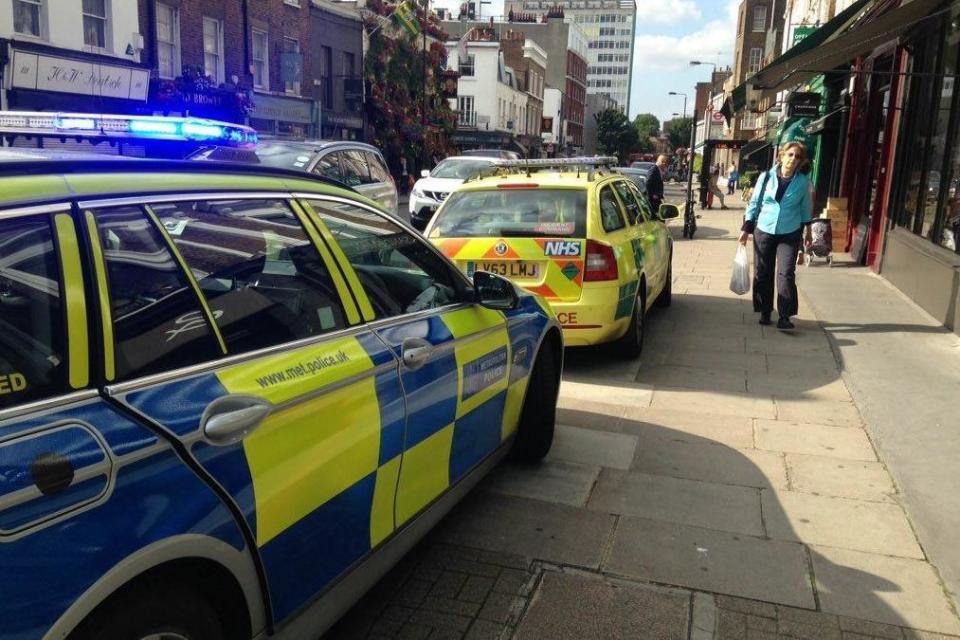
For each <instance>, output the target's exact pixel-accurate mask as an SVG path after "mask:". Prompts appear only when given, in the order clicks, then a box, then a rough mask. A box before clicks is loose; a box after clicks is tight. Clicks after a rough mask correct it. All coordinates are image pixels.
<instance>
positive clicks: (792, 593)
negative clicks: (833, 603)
mask: <svg viewBox="0 0 960 640" xmlns="http://www.w3.org/2000/svg"><path fill="white" fill-rule="evenodd" d="M604 570H605V571H608V572H610V573H613V574H617V575H623V576H630V577H634V578H639V579H643V580H652V581H654V582H659V583H663V584H675V585H681V586H685V587H692V588H695V589H702V590H705V591H711V592H715V593H726V594H731V595H737V596H742V597H746V598H762V599H764V600H767V601H773V602H780V603H784V604H790V605H794V606H798V607H810V608H812V607H813V606H814V605H815V601H814V597H813V589H812V587H811V579H810V575H809V571H808V564H807V554H806V551H805V550H804V548H803V546H802V545H800V544H796V543H793V542H783V541H780V540H764V539H761V538H755V537H751V536H743V535H736V534H730V533H724V532H720V531H713V530H710V529H703V528H700V527H689V526H682V525H676V524H671V523H667V522H660V521H655V520H648V519H641V518H629V517H624V518H621V519H620V523H619V524H618V526H617V531H616V534H615V535H614V541H613V547H612V549H611V551H610V555H609V557H608V558H607V560H606V561H605V562H604Z"/></svg>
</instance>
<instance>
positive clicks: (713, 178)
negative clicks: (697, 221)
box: [707, 163, 727, 209]
mask: <svg viewBox="0 0 960 640" xmlns="http://www.w3.org/2000/svg"><path fill="white" fill-rule="evenodd" d="M719 182H720V164H719V163H717V164H714V165H713V167H711V168H710V186H709V187H708V189H709V191H708V192H707V209H713V196H717V197H718V198H720V208H721V209H726V208H727V205H726V203H725V202H724V201H723V191H721V190H720V184H719Z"/></svg>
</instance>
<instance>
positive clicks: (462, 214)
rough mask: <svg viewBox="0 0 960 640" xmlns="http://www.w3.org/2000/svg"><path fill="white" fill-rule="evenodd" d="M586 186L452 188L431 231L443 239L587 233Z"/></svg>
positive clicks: (552, 236) (580, 236) (576, 236)
mask: <svg viewBox="0 0 960 640" xmlns="http://www.w3.org/2000/svg"><path fill="white" fill-rule="evenodd" d="M586 226H587V192H586V190H584V189H532V188H531V189H490V190H486V191H460V192H454V193H453V194H452V195H451V196H450V197H449V198H448V199H447V202H446V204H445V205H444V207H443V208H442V209H441V210H440V213H439V215H438V216H437V221H436V225H435V227H434V231H433V233H432V234H431V235H434V236H438V237H445V238H485V237H490V236H498V237H504V238H511V237H523V238H557V237H572V238H582V237H584V236H586Z"/></svg>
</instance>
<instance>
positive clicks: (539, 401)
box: [511, 345, 560, 462]
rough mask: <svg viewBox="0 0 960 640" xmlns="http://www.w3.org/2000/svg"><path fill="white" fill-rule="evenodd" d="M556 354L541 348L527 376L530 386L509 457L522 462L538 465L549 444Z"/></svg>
mask: <svg viewBox="0 0 960 640" xmlns="http://www.w3.org/2000/svg"><path fill="white" fill-rule="evenodd" d="M555 360H556V355H555V354H554V352H553V349H551V348H550V346H549V345H544V346H543V348H541V349H540V353H539V354H538V355H537V360H536V362H535V363H534V365H533V371H532V372H531V374H530V385H529V386H528V387H527V396H526V398H525V399H524V402H523V410H522V411H521V413H520V425H519V427H518V428H517V437H516V440H515V441H514V443H513V450H512V451H511V457H512V458H513V459H514V460H520V461H523V462H539V461H540V460H541V459H543V457H544V456H545V455H547V453H549V452H550V447H551V446H552V445H553V431H554V426H555V425H556V422H557V395H558V393H559V390H560V389H559V387H560V381H559V380H558V379H557V374H556V372H557V365H556V362H555Z"/></svg>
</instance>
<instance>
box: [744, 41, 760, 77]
mask: <svg viewBox="0 0 960 640" xmlns="http://www.w3.org/2000/svg"><path fill="white" fill-rule="evenodd" d="M762 62H763V49H761V48H760V47H753V48H752V49H750V59H749V62H748V64H747V73H756V72H757V71H760V65H761V64H762Z"/></svg>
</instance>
